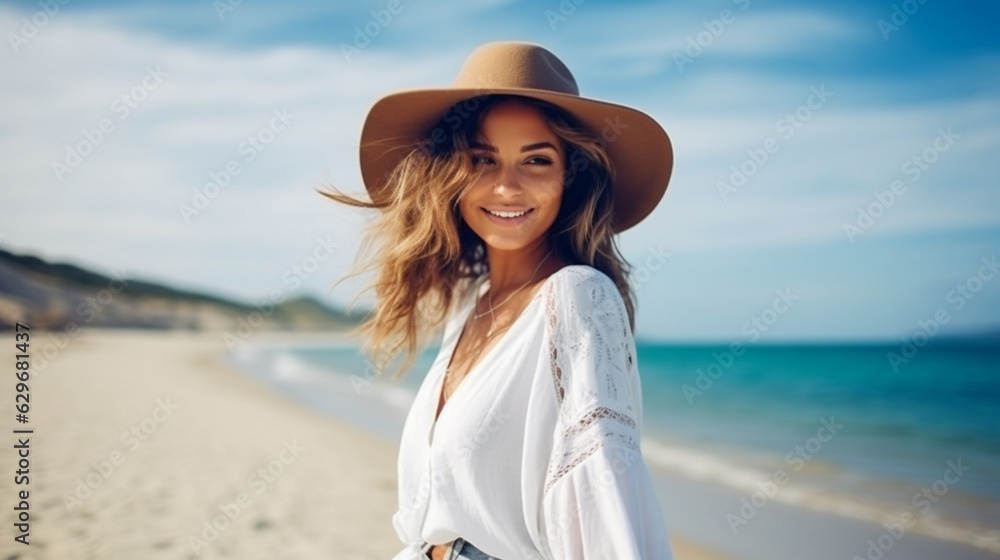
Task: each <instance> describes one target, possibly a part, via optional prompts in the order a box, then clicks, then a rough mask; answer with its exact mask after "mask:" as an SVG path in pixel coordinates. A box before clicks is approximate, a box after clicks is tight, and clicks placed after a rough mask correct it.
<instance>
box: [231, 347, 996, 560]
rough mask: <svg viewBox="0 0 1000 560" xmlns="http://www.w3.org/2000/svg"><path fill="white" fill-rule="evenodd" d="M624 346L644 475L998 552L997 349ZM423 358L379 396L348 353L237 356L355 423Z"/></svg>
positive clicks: (413, 380)
mask: <svg viewBox="0 0 1000 560" xmlns="http://www.w3.org/2000/svg"><path fill="white" fill-rule="evenodd" d="M637 349H638V353H639V370H640V374H641V377H642V390H643V409H644V411H643V412H644V413H643V418H644V434H643V435H644V440H643V446H644V447H643V451H644V454H645V455H646V457H647V460H648V462H649V464H650V466H651V467H652V468H653V469H654V472H661V473H670V474H673V475H678V474H679V475H681V476H687V477H690V478H692V479H701V480H711V481H713V482H716V483H719V484H723V485H727V486H729V487H731V488H735V489H738V490H739V491H741V492H744V493H745V495H746V497H747V498H748V499H749V498H751V497H753V496H754V493H757V494H759V495H758V496H757V497H758V498H761V499H764V498H765V497H766V499H774V500H780V501H784V502H787V503H792V504H795V505H799V506H802V507H807V508H812V509H815V510H820V511H826V512H830V513H834V514H839V515H844V516H847V517H852V518H855V519H862V520H867V521H871V522H875V523H887V522H892V521H894V520H895V519H898V518H899V516H900V515H901V514H903V513H910V514H912V515H913V516H914V517H915V518H916V519H917V523H916V524H915V525H914V526H913V527H912V528H911V530H913V531H916V532H921V533H924V534H926V535H929V536H932V537H937V538H941V539H944V540H951V541H956V542H964V543H967V544H973V545H975V546H978V547H980V548H984V549H987V550H992V551H994V552H998V553H1000V530H998V528H1000V376H998V375H997V372H998V371H1000V368H998V367H997V364H998V359H1000V348H998V347H991V346H986V345H980V346H976V345H950V346H948V345H938V346H926V347H923V348H920V349H918V351H917V353H916V354H915V355H912V357H910V358H909V359H908V360H907V361H906V362H905V363H900V362H898V361H897V362H896V363H895V364H894V363H893V362H891V361H890V359H889V353H891V352H895V353H896V354H899V353H900V348H899V347H898V346H877V345H869V346H864V345H813V346H805V345H770V346H765V345H752V346H744V347H742V349H741V350H742V351H741V352H739V353H738V354H737V353H734V352H730V351H729V348H727V347H726V346H710V345H706V346H692V345H684V346H678V345H658V344H644V343H641V342H639V343H638V344H637ZM436 352H437V349H436V348H432V349H429V350H428V351H427V352H425V353H424V355H422V356H421V358H420V360H419V361H418V363H417V364H416V366H414V368H413V369H412V370H411V374H410V375H408V376H407V378H405V379H404V380H403V382H402V383H401V384H400V385H399V386H398V387H397V388H395V389H393V390H392V391H390V392H387V393H385V392H380V391H379V390H378V389H377V387H379V386H376V385H371V384H370V383H368V381H369V380H370V377H371V376H370V369H369V370H367V373H366V361H365V359H364V357H362V356H360V355H359V354H358V353H357V351H356V349H355V348H353V347H350V346H341V347H297V348H284V349H280V350H279V349H275V350H270V351H267V352H265V351H263V350H261V351H260V353H258V354H256V355H254V356H252V357H248V358H247V360H251V361H256V362H257V363H258V364H265V363H267V364H270V365H269V366H268V367H270V368H271V369H272V370H273V369H274V368H275V367H276V366H275V364H276V363H277V364H283V365H281V366H280V367H279V369H281V368H283V369H284V371H285V373H284V374H283V377H284V378H285V379H286V380H287V381H288V383H287V384H289V385H292V386H298V387H299V388H300V390H299V391H298V392H299V393H300V396H303V398H305V400H308V399H309V398H312V399H314V400H322V401H323V402H325V403H327V404H329V403H334V404H333V405H332V407H333V408H338V409H339V410H340V411H341V412H343V411H344V410H348V409H350V410H353V411H354V412H352V413H351V414H352V415H353V416H355V417H357V416H358V415H363V414H365V413H364V412H361V411H360V407H358V406H357V403H358V402H359V399H358V398H357V397H358V396H366V397H371V398H372V406H375V405H374V402H375V401H376V400H378V401H380V402H381V404H382V405H385V406H389V407H394V408H396V409H398V414H397V415H396V416H395V417H396V418H402V415H403V414H405V410H406V409H407V407H408V404H409V401H408V399H407V395H409V399H412V395H413V393H415V391H416V388H417V387H418V386H419V384H420V381H421V380H422V378H423V375H424V374H425V373H426V371H427V370H428V369H429V367H430V365H431V363H432V361H433V358H434V356H435V354H436ZM289 364H294V366H292V365H289ZM261 367H264V366H261ZM264 369H266V367H264ZM289 371H297V372H299V373H297V374H290V373H289ZM302 371H309V372H311V373H310V374H309V375H301V372H302ZM333 378H339V379H340V380H341V381H342V383H341V384H340V385H337V386H336V387H334V385H331V384H330V383H328V382H329V381H330V379H333ZM317 379H323V380H325V381H324V383H325V387H326V390H327V392H326V393H325V394H324V392H323V391H320V390H318V389H317V387H318V385H317ZM310 384H311V385H312V387H311V388H308V389H302V386H305V385H310ZM322 384H323V383H320V385H322ZM337 387H339V389H337ZM332 390H340V391H341V392H342V393H353V394H352V395H350V397H347V396H345V395H341V396H340V397H339V398H333V397H332V396H331V394H330V391H332ZM379 395H381V398H380V399H377V398H376V397H378V396H379ZM337 403H340V404H337ZM365 406H367V405H365ZM352 407H353V408H352ZM333 412H334V413H336V412H337V411H333ZM779 474H780V475H781V476H778V475H779ZM769 481H770V482H769ZM776 481H778V482H776ZM772 483H773V484H772Z"/></svg>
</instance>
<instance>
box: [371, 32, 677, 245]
mask: <svg viewBox="0 0 1000 560" xmlns="http://www.w3.org/2000/svg"><path fill="white" fill-rule="evenodd" d="M491 94H514V95H522V96H526V97H532V98H535V99H541V100H543V101H548V102H549V103H552V104H553V105H556V106H557V107H560V108H561V109H563V110H564V111H566V112H567V113H569V114H570V115H572V116H573V117H575V118H576V119H577V120H578V121H580V123H581V124H583V125H584V126H585V127H587V128H588V129H590V131H591V132H592V133H593V134H594V135H596V136H597V137H598V138H601V141H602V142H603V143H604V146H605V148H606V150H607V152H608V156H609V157H610V158H611V161H612V163H613V164H614V167H615V180H614V187H613V188H614V195H613V199H614V230H615V231H616V232H620V231H624V230H626V229H628V228H630V227H632V226H634V225H635V224H637V223H639V222H640V221H641V220H642V219H643V218H645V217H646V216H648V215H649V213H650V212H652V211H653V208H654V207H655V206H656V205H657V204H658V203H659V202H660V199H661V198H662V197H663V193H664V192H665V191H666V190H667V183H669V182H670V174H671V170H672V169H673V161H674V158H673V149H672V147H671V144H670V138H669V137H668V136H667V133H666V132H665V131H664V130H663V128H662V127H661V126H660V125H659V124H658V123H657V122H656V121H655V120H653V119H652V117H650V116H649V115H646V114H645V113H643V112H641V111H638V110H636V109H632V108H630V107H626V106H624V105H619V104H615V103H609V102H607V101H600V100H596V99H588V98H585V97H580V90H579V88H578V87H577V85H576V80H575V79H574V78H573V75H572V74H571V73H570V71H569V69H568V68H567V67H566V65H565V64H563V62H562V61H561V60H559V59H558V58H556V56H555V55H554V54H552V53H551V52H549V51H548V50H547V49H545V48H543V47H541V46H540V45H536V44H532V43H526V42H517V41H498V42H492V43H487V44H485V45H482V46H480V47H479V48H477V49H476V50H475V51H473V52H472V54H470V55H469V57H468V58H466V60H465V63H464V64H463V66H462V69H461V70H460V71H459V73H458V76H457V77H456V78H455V79H454V81H452V83H451V86H450V87H444V88H430V89H407V90H402V91H396V92H393V93H389V94H387V95H385V96H383V97H382V98H380V99H379V100H378V101H376V102H375V103H374V104H373V105H372V107H371V109H369V111H368V115H367V117H366V118H365V122H364V126H363V127H362V130H361V144H360V150H361V176H362V179H363V180H364V183H365V187H366V188H367V189H368V193H369V195H370V196H371V197H372V199H373V200H374V199H375V195H376V194H377V193H379V192H380V191H381V189H383V188H384V187H385V183H386V180H387V178H388V176H389V173H390V172H391V171H392V170H393V169H394V168H395V166H396V164H397V163H398V162H399V161H400V160H401V159H402V157H403V155H404V154H403V153H402V149H401V148H403V147H405V146H406V145H407V144H410V143H412V142H414V141H417V142H419V141H421V140H426V139H428V138H433V139H434V141H440V138H442V137H443V136H441V135H445V134H450V132H451V131H450V130H432V129H433V128H434V126H435V125H436V124H438V123H439V122H442V121H441V119H442V117H444V116H445V112H446V111H447V110H448V109H449V108H450V107H452V105H454V104H456V103H459V102H462V101H463V100H465V103H464V104H463V107H466V108H467V109H468V110H471V109H474V108H475V107H476V103H477V99H479V98H480V96H486V95H491ZM464 114H466V113H463V112H461V111H456V113H455V115H451V116H453V117H454V119H451V118H448V119H445V120H444V122H446V123H447V122H453V123H454V126H457V125H458V121H457V119H459V118H460V117H461V116H462V115H464Z"/></svg>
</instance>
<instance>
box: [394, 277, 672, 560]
mask: <svg viewBox="0 0 1000 560" xmlns="http://www.w3.org/2000/svg"><path fill="white" fill-rule="evenodd" d="M488 288H489V278H488V274H484V275H482V276H481V277H479V278H477V279H475V280H474V282H473V283H472V284H471V285H470V288H469V289H468V291H467V293H466V294H464V296H463V297H460V298H456V304H455V305H454V307H453V310H452V311H451V312H450V313H449V316H448V319H447V321H446V324H445V329H444V336H443V339H442V342H441V350H440V352H439V353H438V355H437V358H436V359H435V361H434V363H433V365H432V366H431V369H430V371H429V372H428V374H427V376H426V378H425V379H424V381H423V382H422V384H421V386H420V389H419V390H418V392H417V395H416V398H415V400H414V402H413V405H412V408H411V409H410V411H409V413H408V415H407V418H406V423H405V425H404V428H403V433H402V439H401V442H400V448H399V465H398V469H399V481H398V482H399V509H398V510H397V511H396V513H395V514H394V515H393V517H392V523H393V527H394V528H395V530H396V533H397V534H398V535H399V538H400V540H401V541H402V542H403V543H405V544H406V547H405V548H404V549H403V550H401V551H400V552H399V553H398V554H396V556H394V557H393V560H426V558H427V557H426V556H424V555H423V553H422V552H421V547H422V546H423V545H424V544H425V543H433V544H443V543H447V542H450V541H452V540H454V539H456V538H458V537H462V538H464V539H465V540H467V541H469V542H470V543H472V544H473V545H475V546H476V547H477V548H479V549H480V550H482V551H483V552H485V553H487V554H489V555H491V556H495V557H497V558H501V559H502V560H521V559H526V560H543V559H544V560H570V559H572V560H583V559H594V560H597V559H600V560H606V559H609V558H615V559H621V560H628V559H650V560H652V559H655V560H670V559H671V558H672V553H671V550H670V545H669V541H668V538H667V532H666V524H665V521H664V516H663V511H662V509H661V506H660V503H659V501H658V499H657V496H656V492H655V490H654V487H653V481H652V477H651V475H650V473H649V470H648V468H647V466H646V463H645V461H644V459H643V456H642V452H641V450H640V445H639V442H640V434H641V432H642V399H641V392H640V383H639V371H638V367H637V363H636V352H635V341H634V339H633V338H632V333H631V331H630V329H629V326H628V315H627V311H626V309H625V304H624V301H623V300H622V298H621V294H620V293H619V292H618V289H617V288H616V287H615V284H614V282H612V280H611V279H610V278H609V277H608V276H607V275H605V274H604V273H602V272H600V271H599V270H597V269H595V268H593V267H590V266H587V265H569V266H566V267H563V268H562V269H560V270H558V271H556V272H555V273H553V274H551V275H550V276H549V277H548V278H546V279H545V281H544V284H543V286H542V287H541V289H539V290H538V291H537V292H536V293H535V294H534V296H532V300H531V301H530V303H529V304H528V306H527V307H526V308H525V309H524V311H523V312H522V313H521V315H520V316H518V317H517V319H516V320H515V321H514V323H513V325H511V327H510V329H509V330H508V331H507V332H506V333H504V334H503V335H502V338H501V339H500V340H499V341H497V343H496V344H494V346H493V347H492V348H490V349H489V350H488V351H487V352H486V355H485V356H483V358H482V359H481V360H480V361H479V363H477V364H476V365H475V366H474V367H473V368H472V369H471V370H470V371H469V373H468V374H467V375H466V377H465V378H464V379H463V380H462V382H461V383H459V385H458V387H457V388H456V390H455V392H454V394H453V395H452V396H451V397H450V398H449V399H448V400H447V402H446V403H445V405H444V408H443V409H442V411H441V414H440V416H439V418H438V421H437V422H436V423H435V421H434V415H435V412H436V411H437V405H438V399H439V395H440V392H441V382H442V378H443V374H444V371H445V367H446V366H447V364H448V362H449V361H450V359H451V354H452V352H453V351H454V349H455V346H456V345H457V342H458V337H459V335H460V334H461V328H462V327H463V326H464V324H465V321H466V319H467V317H468V316H469V314H470V313H472V311H473V309H474V305H475V302H476V301H477V300H478V299H479V296H482V295H483V294H485V293H486V290H487V289H488ZM474 295H475V296H476V297H473V296H474Z"/></svg>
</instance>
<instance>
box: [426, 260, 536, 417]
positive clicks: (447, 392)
mask: <svg viewBox="0 0 1000 560" xmlns="http://www.w3.org/2000/svg"><path fill="white" fill-rule="evenodd" d="M553 249H554V247H553ZM551 254H552V249H549V252H548V253H546V254H545V256H544V257H543V258H542V260H541V261H539V263H538V266H536V267H535V271H534V272H532V273H531V278H528V281H527V282H525V283H524V286H521V287H520V288H518V289H516V290H514V293H512V294H510V296H508V297H507V299H505V300H503V301H502V302H500V303H499V304H498V305H496V306H494V305H493V295H492V292H493V290H492V289H491V290H490V291H489V292H487V295H488V297H489V302H490V309H489V311H484V312H482V313H480V314H478V315H470V318H469V319H466V321H465V324H466V325H468V324H469V322H471V320H472V319H478V318H480V317H482V316H484V315H486V314H487V313H490V314H492V313H493V310H495V309H496V308H498V307H500V306H501V305H503V304H505V303H507V302H508V301H510V299H511V298H512V297H514V295H515V294H517V292H520V291H521V290H522V289H524V288H525V287H526V286H527V285H528V284H530V283H531V281H532V280H534V279H535V274H538V269H540V268H542V263H544V262H545V261H546V260H547V259H548V258H549V255H551ZM491 288H492V287H491ZM477 303H478V301H477ZM475 310H476V308H475V307H473V308H472V311H473V312H475ZM494 319H496V317H495V316H493V317H490V330H489V332H487V333H486V338H487V340H488V339H489V338H490V337H492V336H493V320H494ZM450 370H451V368H447V369H445V372H444V387H443V391H442V392H443V393H444V399H445V400H446V401H447V400H448V397H449V395H450V391H449V390H448V389H449V385H448V381H449V379H450V378H449V377H448V373H449V371H450Z"/></svg>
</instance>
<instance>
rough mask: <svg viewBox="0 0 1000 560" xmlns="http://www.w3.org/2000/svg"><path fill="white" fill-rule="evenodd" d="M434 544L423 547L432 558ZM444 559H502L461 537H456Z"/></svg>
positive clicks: (425, 552)
mask: <svg viewBox="0 0 1000 560" xmlns="http://www.w3.org/2000/svg"><path fill="white" fill-rule="evenodd" d="M432 546H434V545H432V544H425V545H424V547H423V551H424V555H425V556H427V557H428V558H430V550H431V547H432ZM444 560H500V559H499V558H497V557H496V556H490V555H489V554H486V553H485V552H483V551H482V550H479V549H478V548H476V547H474V546H472V543H470V542H469V541H467V540H465V539H463V538H461V537H459V538H457V539H455V540H454V541H453V542H452V543H451V546H450V547H449V548H448V552H446V553H445V555H444Z"/></svg>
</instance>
